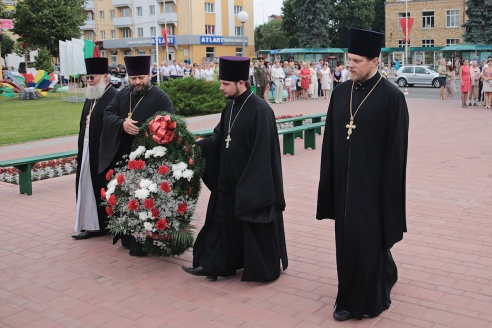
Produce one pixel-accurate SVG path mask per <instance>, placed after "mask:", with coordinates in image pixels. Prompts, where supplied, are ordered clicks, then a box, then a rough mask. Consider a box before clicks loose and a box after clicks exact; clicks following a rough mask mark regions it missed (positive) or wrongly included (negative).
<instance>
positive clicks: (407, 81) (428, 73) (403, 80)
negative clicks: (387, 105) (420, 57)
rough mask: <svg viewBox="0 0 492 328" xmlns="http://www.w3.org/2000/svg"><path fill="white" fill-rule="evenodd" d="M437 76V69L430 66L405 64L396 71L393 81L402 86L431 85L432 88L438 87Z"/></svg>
mask: <svg viewBox="0 0 492 328" xmlns="http://www.w3.org/2000/svg"><path fill="white" fill-rule="evenodd" d="M438 77H439V73H438V72H437V70H435V69H434V68H432V67H430V66H422V65H406V66H402V67H400V68H399V69H398V70H397V71H396V73H395V82H396V84H398V85H399V86H400V87H402V88H403V87H406V86H407V85H408V86H413V85H414V84H423V85H432V86H433V87H434V88H439V80H438V79H437V78H438Z"/></svg>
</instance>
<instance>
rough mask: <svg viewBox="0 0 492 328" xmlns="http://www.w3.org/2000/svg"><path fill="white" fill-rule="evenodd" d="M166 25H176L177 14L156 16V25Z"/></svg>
mask: <svg viewBox="0 0 492 328" xmlns="http://www.w3.org/2000/svg"><path fill="white" fill-rule="evenodd" d="M164 22H166V23H177V22H178V14H177V13H162V14H157V23H158V24H164Z"/></svg>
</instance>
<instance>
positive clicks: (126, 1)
mask: <svg viewBox="0 0 492 328" xmlns="http://www.w3.org/2000/svg"><path fill="white" fill-rule="evenodd" d="M131 6H132V0H113V7H115V8H118V7H131Z"/></svg>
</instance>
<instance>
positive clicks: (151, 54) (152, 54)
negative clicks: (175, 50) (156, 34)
mask: <svg viewBox="0 0 492 328" xmlns="http://www.w3.org/2000/svg"><path fill="white" fill-rule="evenodd" d="M144 55H145V51H144ZM150 61H151V62H153V63H157V56H156V55H155V49H150Z"/></svg>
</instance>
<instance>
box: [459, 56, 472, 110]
mask: <svg viewBox="0 0 492 328" xmlns="http://www.w3.org/2000/svg"><path fill="white" fill-rule="evenodd" d="M458 75H459V76H460V83H461V86H460V90H461V107H463V108H466V107H468V106H467V105H466V98H468V92H470V85H471V77H470V65H468V59H465V60H464V61H463V65H461V66H460V70H459V74H458Z"/></svg>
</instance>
